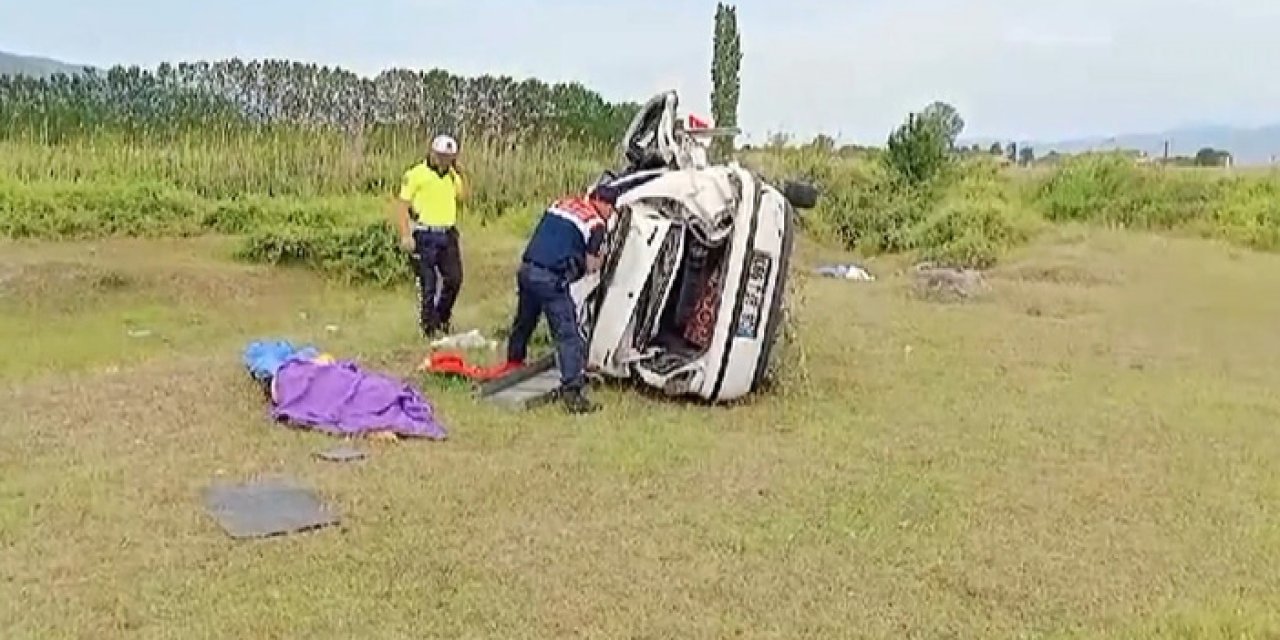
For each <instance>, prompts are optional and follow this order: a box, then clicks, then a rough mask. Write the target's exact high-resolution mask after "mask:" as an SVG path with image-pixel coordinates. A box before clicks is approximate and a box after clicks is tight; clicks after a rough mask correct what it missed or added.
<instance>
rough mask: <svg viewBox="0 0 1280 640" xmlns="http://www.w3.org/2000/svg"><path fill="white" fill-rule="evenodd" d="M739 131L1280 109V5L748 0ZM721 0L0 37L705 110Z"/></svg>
mask: <svg viewBox="0 0 1280 640" xmlns="http://www.w3.org/2000/svg"><path fill="white" fill-rule="evenodd" d="M734 4H736V6H737V7H738V22H739V30H740V32H741V34H742V48H743V61H742V75H741V78H742V96H741V105H740V108H739V116H740V118H739V119H740V123H741V126H742V127H743V129H744V130H745V132H746V134H747V135H746V137H745V138H744V139H743V140H742V141H743V142H752V141H758V142H759V141H763V140H764V139H765V138H766V137H767V135H768V134H769V133H770V132H774V131H785V132H789V133H791V134H793V135H794V136H795V137H796V138H797V139H808V138H810V137H812V136H814V135H816V134H818V133H825V134H827V135H831V136H833V137H836V138H837V139H839V140H841V141H842V142H860V143H864V144H866V143H874V144H879V143H882V142H883V141H884V139H885V137H886V136H887V134H888V132H889V131H890V130H891V129H892V128H893V127H894V126H896V125H897V124H898V123H900V122H901V121H902V120H903V119H904V118H905V116H906V114H907V113H908V112H909V111H912V110H917V109H920V108H922V107H923V106H925V105H926V104H928V103H929V102H932V101H934V100H943V101H946V102H949V103H951V104H953V105H955V107H956V108H957V109H959V111H960V113H961V115H962V116H963V117H964V119H965V121H966V122H967V125H968V126H967V129H966V130H965V137H982V138H986V137H992V138H999V139H1006V140H1060V139H1065V138H1073V137H1082V136H1092V135H1111V134H1119V133H1135V132H1148V131H1161V130H1164V129H1168V128H1172V127H1177V126H1184V125H1196V124H1226V125H1234V126H1259V125H1263V124H1271V123H1275V122H1280V82H1275V81H1274V77H1273V76H1274V71H1273V69H1272V68H1271V66H1272V64H1273V63H1274V61H1276V60H1280V38H1277V37H1276V34H1277V33H1280V0H843V1H829V0H790V1H785V0H739V1H738V2H736V3H734ZM714 14H715V2H714V1H712V0H648V1H645V2H640V1H637V0H633V1H631V2H622V1H621V0H538V1H535V0H505V1H499V0H455V1H453V2H440V1H435V0H309V1H308V0H253V1H248V0H219V1H218V2H208V1H204V2H192V1H191V0H111V1H109V2H108V1H105V0H0V51H7V52H12V53H22V54H33V55H41V56H46V57H51V58H55V59H60V60H64V61H67V62H74V63H82V64H91V65H95V66H110V65H112V64H138V65H142V66H154V65H156V64H159V63H160V62H164V61H170V62H177V61H184V60H198V59H206V60H214V59H221V58H228V57H239V58H242V59H251V58H288V59H293V60H303V61H310V62H317V63H321V64H330V65H339V66H342V67H346V68H348V69H351V70H353V71H356V72H359V73H363V74H368V75H372V74H375V73H377V72H378V71H380V70H382V69H385V68H389V67H413V68H436V67H439V68H444V69H448V70H449V71H452V72H454V73H460V74H465V75H474V74H483V73H491V74H505V75H511V76H515V77H517V78H524V77H529V76H535V77H538V78H540V79H543V80H546V81H578V82H581V83H583V84H585V85H587V86H589V87H591V88H593V89H596V90H597V91H599V92H601V93H602V94H603V95H604V96H605V97H606V98H609V99H615V100H618V99H626V100H636V101H642V100H644V99H646V98H648V97H649V96H651V95H652V94H654V93H656V92H658V91H661V90H665V89H676V90H678V91H680V94H681V98H682V106H684V107H686V109H687V110H691V111H693V112H696V113H702V114H705V113H706V112H707V111H708V109H707V104H708V102H709V100H708V95H709V92H710V60H711V33H712V26H713V18H714Z"/></svg>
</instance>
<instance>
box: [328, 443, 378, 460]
mask: <svg viewBox="0 0 1280 640" xmlns="http://www.w3.org/2000/svg"><path fill="white" fill-rule="evenodd" d="M316 457H317V458H320V459H321V460H326V461H328V462H353V461H356V460H363V459H365V458H366V457H367V455H366V454H365V452H363V451H361V450H359V449H357V448H355V447H348V446H345V445H344V446H341V447H334V448H332V449H327V450H325V451H321V452H318V453H316Z"/></svg>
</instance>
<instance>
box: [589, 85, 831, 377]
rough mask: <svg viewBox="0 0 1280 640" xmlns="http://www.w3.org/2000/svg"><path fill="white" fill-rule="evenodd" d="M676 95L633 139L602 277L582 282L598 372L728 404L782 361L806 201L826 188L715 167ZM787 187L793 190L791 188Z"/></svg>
mask: <svg viewBox="0 0 1280 640" xmlns="http://www.w3.org/2000/svg"><path fill="white" fill-rule="evenodd" d="M677 106H678V98H677V96H676V94H675V93H674V92H669V93H664V94H661V95H659V96H657V97H655V98H654V99H653V100H651V101H650V102H649V103H648V104H647V105H646V106H645V107H644V108H643V109H642V110H641V112H640V113H639V114H638V115H637V116H636V118H635V120H634V121H633V122H632V124H631V127H630V128H629V130H628V131H627V135H626V138H625V139H624V142H623V152H624V157H625V159H626V163H627V165H626V168H625V169H624V170H623V171H622V172H620V173H619V174H618V175H616V176H613V175H611V176H609V178H610V179H611V180H612V181H613V183H614V184H617V185H622V186H624V188H626V189H627V190H626V191H625V193H624V194H623V195H622V197H621V198H619V200H618V203H617V215H616V216H614V217H613V219H612V221H611V223H610V234H609V240H608V247H609V248H608V256H607V260H606V263H605V266H604V268H602V269H601V270H600V272H599V273H597V274H594V275H591V276H588V277H586V278H583V279H582V280H579V281H578V282H577V283H575V284H574V287H573V290H572V294H573V297H574V300H575V302H577V303H578V307H579V318H580V319H581V323H582V327H583V332H584V335H585V336H586V337H587V341H588V369H589V370H591V371H593V372H594V373H596V374H598V375H602V376H605V377H609V378H615V379H633V380H637V381H640V382H643V383H644V384H647V385H650V386H652V387H655V388H658V389H660V390H662V391H664V392H665V393H667V394H670V395H691V396H697V397H700V398H703V399H705V400H710V401H713V402H715V401H727V400H733V399H736V398H740V397H742V396H744V395H746V394H748V393H751V392H753V391H755V390H756V389H757V388H758V387H759V386H760V384H761V382H763V381H764V379H765V377H766V375H767V372H768V371H769V369H770V358H771V356H772V355H773V352H774V345H775V343H776V342H777V340H778V337H779V330H780V326H781V324H782V321H783V316H784V311H783V309H784V306H783V302H784V298H785V295H786V283H787V274H788V269H789V267H790V261H791V252H792V244H793V239H794V235H795V227H796V214H795V210H794V207H799V208H808V207H811V206H813V204H814V199H815V198H816V192H815V191H814V190H813V189H812V188H810V187H807V186H805V185H798V184H789V185H787V186H786V187H785V188H784V189H782V190H779V189H778V188H775V187H774V186H772V185H770V184H768V183H766V182H765V181H764V180H763V179H761V178H760V177H759V176H757V175H755V174H753V173H752V172H751V171H748V170H747V169H744V168H742V167H740V166H738V165H736V164H731V165H728V166H710V165H708V163H707V160H706V158H707V141H708V140H709V138H710V137H711V136H713V135H719V134H723V133H724V132H722V131H720V130H714V129H702V130H697V129H691V128H686V127H684V126H682V125H683V123H681V122H680V121H679V120H678V119H677V116H676V108H677ZM784 192H785V195H784Z"/></svg>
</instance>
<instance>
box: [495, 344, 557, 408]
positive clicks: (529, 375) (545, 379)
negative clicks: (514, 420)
mask: <svg viewBox="0 0 1280 640" xmlns="http://www.w3.org/2000/svg"><path fill="white" fill-rule="evenodd" d="M559 388H560V371H559V370H558V369H556V360H555V356H554V355H549V356H546V357H544V358H542V359H541V360H537V361H535V362H532V363H530V364H529V365H528V366H526V367H524V368H523V369H517V370H515V371H513V372H511V373H509V374H507V375H505V376H502V377H500V378H496V379H494V380H489V381H487V382H485V383H484V384H482V385H480V397H481V398H482V399H484V400H487V401H489V402H492V403H494V404H497V405H499V406H502V407H506V408H508V409H513V410H516V411H522V410H526V409H532V408H533V407H535V406H537V405H539V404H542V403H545V402H547V401H548V400H551V399H552V396H554V395H555V392H556V391H557V390H558V389H559Z"/></svg>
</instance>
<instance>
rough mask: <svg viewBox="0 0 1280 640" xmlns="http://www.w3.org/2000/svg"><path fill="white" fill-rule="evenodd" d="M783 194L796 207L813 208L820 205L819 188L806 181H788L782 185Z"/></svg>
mask: <svg viewBox="0 0 1280 640" xmlns="http://www.w3.org/2000/svg"><path fill="white" fill-rule="evenodd" d="M782 195H783V197H785V198H786V199H787V202H790V203H791V206H792V207H795V208H796V209H812V208H814V207H816V206H818V188H817V187H815V186H813V185H811V184H808V183H804V182H787V183H785V184H783V185H782Z"/></svg>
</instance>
